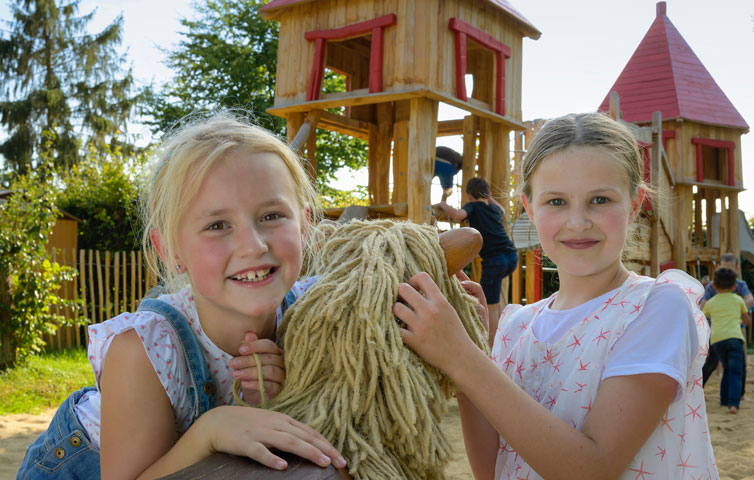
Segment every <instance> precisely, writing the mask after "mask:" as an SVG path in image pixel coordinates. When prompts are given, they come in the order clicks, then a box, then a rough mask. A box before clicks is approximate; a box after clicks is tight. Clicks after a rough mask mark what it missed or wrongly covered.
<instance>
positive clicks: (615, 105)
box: [608, 91, 620, 120]
mask: <svg viewBox="0 0 754 480" xmlns="http://www.w3.org/2000/svg"><path fill="white" fill-rule="evenodd" d="M608 102H609V103H610V117H611V118H612V119H613V120H620V96H618V92H616V91H612V92H610V99H609V100H608Z"/></svg>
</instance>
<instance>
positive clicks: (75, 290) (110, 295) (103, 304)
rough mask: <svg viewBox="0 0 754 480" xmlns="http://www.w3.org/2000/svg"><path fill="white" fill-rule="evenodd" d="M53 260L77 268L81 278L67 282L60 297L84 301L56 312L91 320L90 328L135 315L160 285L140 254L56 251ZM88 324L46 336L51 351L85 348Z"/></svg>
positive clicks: (65, 328) (74, 318) (58, 309)
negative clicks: (115, 317)
mask: <svg viewBox="0 0 754 480" xmlns="http://www.w3.org/2000/svg"><path fill="white" fill-rule="evenodd" d="M51 259H52V261H53V262H58V263H60V264H62V265H68V266H71V267H73V268H74V269H75V270H76V271H77V272H78V275H77V276H76V278H74V280H73V281H70V282H64V284H63V285H62V286H61V290H60V292H59V293H60V295H61V296H62V297H63V298H66V299H69V300H77V301H80V305H81V307H80V309H78V310H77V309H73V308H67V309H61V308H60V307H58V306H56V307H53V308H55V312H56V313H59V314H62V315H64V316H65V317H66V318H69V319H72V320H78V319H80V318H84V319H87V320H86V325H88V324H91V323H100V322H102V321H104V320H107V319H109V318H112V317H114V316H116V315H118V314H120V313H122V312H126V311H129V312H133V311H136V309H137V308H138V306H139V301H140V300H141V298H143V297H144V294H145V293H146V292H147V290H149V289H150V288H152V287H153V286H155V285H156V284H157V278H156V277H155V275H154V274H152V272H151V271H150V270H149V269H148V268H147V267H146V265H144V262H143V261H142V253H141V252H140V251H127V252H125V251H121V252H110V251H99V250H78V251H76V250H74V249H64V248H61V249H55V250H54V251H53V252H52V258H51ZM86 325H83V326H78V327H75V326H74V327H61V328H60V329H58V332H57V333H56V334H54V335H45V342H46V343H47V347H48V349H50V350H62V349H67V348H74V347H81V346H82V345H84V346H85V345H86V344H87V340H88V334H87V329H86Z"/></svg>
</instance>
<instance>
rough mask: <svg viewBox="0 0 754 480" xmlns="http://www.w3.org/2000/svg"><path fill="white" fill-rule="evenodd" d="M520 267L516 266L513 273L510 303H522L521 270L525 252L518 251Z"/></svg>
mask: <svg viewBox="0 0 754 480" xmlns="http://www.w3.org/2000/svg"><path fill="white" fill-rule="evenodd" d="M518 256H519V260H518V265H516V269H515V270H514V271H513V274H512V275H511V282H512V287H511V298H510V302H509V303H519V304H520V303H521V270H522V264H523V263H524V262H523V260H524V257H525V255H524V252H523V251H522V250H519V251H518Z"/></svg>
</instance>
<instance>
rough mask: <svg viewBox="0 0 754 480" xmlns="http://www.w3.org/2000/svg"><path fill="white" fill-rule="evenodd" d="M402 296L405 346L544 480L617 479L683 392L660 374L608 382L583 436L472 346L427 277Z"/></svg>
mask: <svg viewBox="0 0 754 480" xmlns="http://www.w3.org/2000/svg"><path fill="white" fill-rule="evenodd" d="M420 292H421V293H420ZM398 293H399V296H400V297H401V298H402V299H403V300H404V301H405V302H406V303H407V304H408V306H406V305H402V304H396V306H395V310H394V311H395V314H396V316H398V318H400V319H401V320H403V321H404V322H406V324H407V325H408V329H407V330H403V331H402V332H401V333H402V336H403V339H404V342H405V343H406V344H407V345H408V346H409V347H411V348H412V349H413V350H414V351H416V352H417V353H418V354H419V355H420V356H422V357H423V358H424V359H425V360H426V361H427V362H429V363H430V364H432V365H434V366H436V367H437V368H439V369H441V370H442V371H444V372H445V373H446V374H448V376H450V378H451V379H452V380H453V381H454V382H455V383H456V385H457V386H458V388H459V389H460V390H461V392H463V394H464V395H465V396H466V397H467V398H468V399H469V400H470V401H471V402H472V403H473V404H474V405H475V406H476V408H477V409H478V410H479V412H481V414H482V415H483V416H484V417H485V418H486V419H487V420H488V421H489V424H490V425H491V426H492V428H494V430H495V431H497V432H499V433H500V435H501V436H502V437H503V438H505V440H506V441H507V442H508V444H509V445H510V446H511V447H512V448H514V449H515V450H516V452H517V453H518V454H519V455H520V456H521V457H522V458H523V459H524V460H526V462H527V463H529V465H531V467H532V468H534V469H535V470H536V471H537V473H539V474H540V475H541V476H543V477H545V478H615V477H618V476H619V475H620V474H621V473H622V472H624V471H625V469H626V468H627V466H628V464H629V462H630V461H631V459H632V458H633V457H634V456H635V454H636V452H637V451H638V450H639V448H641V445H642V444H643V443H644V442H645V441H646V439H647V438H649V436H650V435H651V433H652V431H653V430H654V429H655V427H656V426H657V424H658V423H659V422H660V420H661V419H662V415H663V413H664V412H665V411H666V410H667V407H668V405H670V402H671V401H672V399H673V395H674V393H675V389H676V387H677V384H676V382H675V380H673V379H671V378H670V377H667V376H665V375H662V374H643V375H632V376H623V377H611V378H608V379H606V380H604V381H603V382H602V385H601V386H600V389H599V392H598V394H597V398H596V399H595V401H594V404H592V405H584V406H583V408H585V409H589V410H590V413H589V417H588V418H587V421H586V424H585V425H584V427H583V429H582V431H579V430H577V429H575V428H573V427H572V426H571V425H569V424H567V423H565V422H564V421H562V420H560V419H559V418H558V417H556V416H555V415H553V414H552V413H551V412H550V411H549V410H547V409H546V408H545V407H544V406H542V405H541V404H539V403H538V402H537V401H535V400H534V399H533V398H531V397H530V396H529V395H528V394H527V393H526V392H524V391H523V390H522V389H520V388H519V387H518V386H517V385H516V384H515V383H513V381H512V380H511V379H510V378H508V377H507V376H506V375H505V374H504V373H503V372H502V371H500V369H498V368H497V366H496V365H495V364H494V363H493V362H492V360H490V359H489V358H488V357H487V356H486V355H485V354H484V352H482V351H481V350H479V349H478V348H477V347H476V345H474V344H473V342H472V341H471V339H469V337H468V335H467V334H466V332H465V330H464V329H463V326H462V325H461V322H460V321H459V320H458V316H457V314H456V312H455V311H454V310H453V308H452V307H451V306H450V305H449V304H448V303H447V300H445V298H444V297H443V296H442V294H441V293H440V291H439V289H438V288H437V286H436V285H435V284H434V282H433V281H432V280H431V278H430V277H429V276H428V275H427V274H419V275H417V276H415V277H413V278H412V279H411V280H410V281H409V284H402V285H401V286H400V287H399V290H398ZM422 294H423V295H422ZM409 307H410V308H409ZM494 447H495V449H496V448H497V445H494ZM492 448H493V447H492V446H487V447H484V450H483V451H480V456H483V457H484V458H482V459H480V461H479V462H478V466H477V467H476V468H478V469H480V470H479V471H480V473H483V478H484V477H486V476H487V474H486V472H488V469H487V467H486V465H488V462H489V460H488V459H487V457H488V456H489V455H490V454H489V453H485V452H489V451H491V450H492ZM470 460H471V457H470ZM475 463H476V461H475ZM474 471H475V472H476V471H477V470H476V469H474ZM478 478H479V477H478Z"/></svg>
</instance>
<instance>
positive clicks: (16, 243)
mask: <svg viewBox="0 0 754 480" xmlns="http://www.w3.org/2000/svg"><path fill="white" fill-rule="evenodd" d="M50 168H51V166H50V164H49V162H46V161H45V159H44V157H43V159H42V164H41V165H40V168H38V169H37V170H35V171H34V172H31V173H30V174H28V175H21V176H18V177H16V179H15V180H14V181H13V182H12V184H11V192H12V193H11V195H10V196H9V197H8V198H7V200H6V201H5V202H4V203H2V204H0V368H2V367H5V366H8V365H12V364H13V363H14V362H15V360H16V358H17V356H18V357H20V358H23V357H24V356H26V355H28V354H29V353H32V352H37V351H39V350H40V349H41V348H42V346H43V345H44V340H43V338H42V336H43V334H45V333H52V332H54V331H55V329H56V328H57V325H65V324H68V323H69V322H68V321H67V320H66V319H65V318H64V317H63V316H62V315H60V314H58V313H56V311H55V310H54V309H52V307H53V306H54V305H60V306H72V305H71V303H70V302H69V301H67V300H63V299H61V298H60V297H59V296H58V295H57V293H56V292H57V291H58V290H59V288H60V286H61V283H62V282H63V281H66V280H71V279H72V278H73V276H74V275H75V271H74V270H73V269H71V268H69V267H64V266H60V265H59V264H57V263H53V262H51V261H50V260H49V255H48V253H47V251H46V249H45V246H46V245H47V241H48V239H49V237H50V234H51V233H52V228H53V226H54V225H55V222H56V220H57V217H58V210H57V208H56V207H55V202H56V196H57V193H56V189H55V188H54V186H53V185H52V183H51V181H50V179H51V178H52V174H51V172H50V171H49V169H50Z"/></svg>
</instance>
